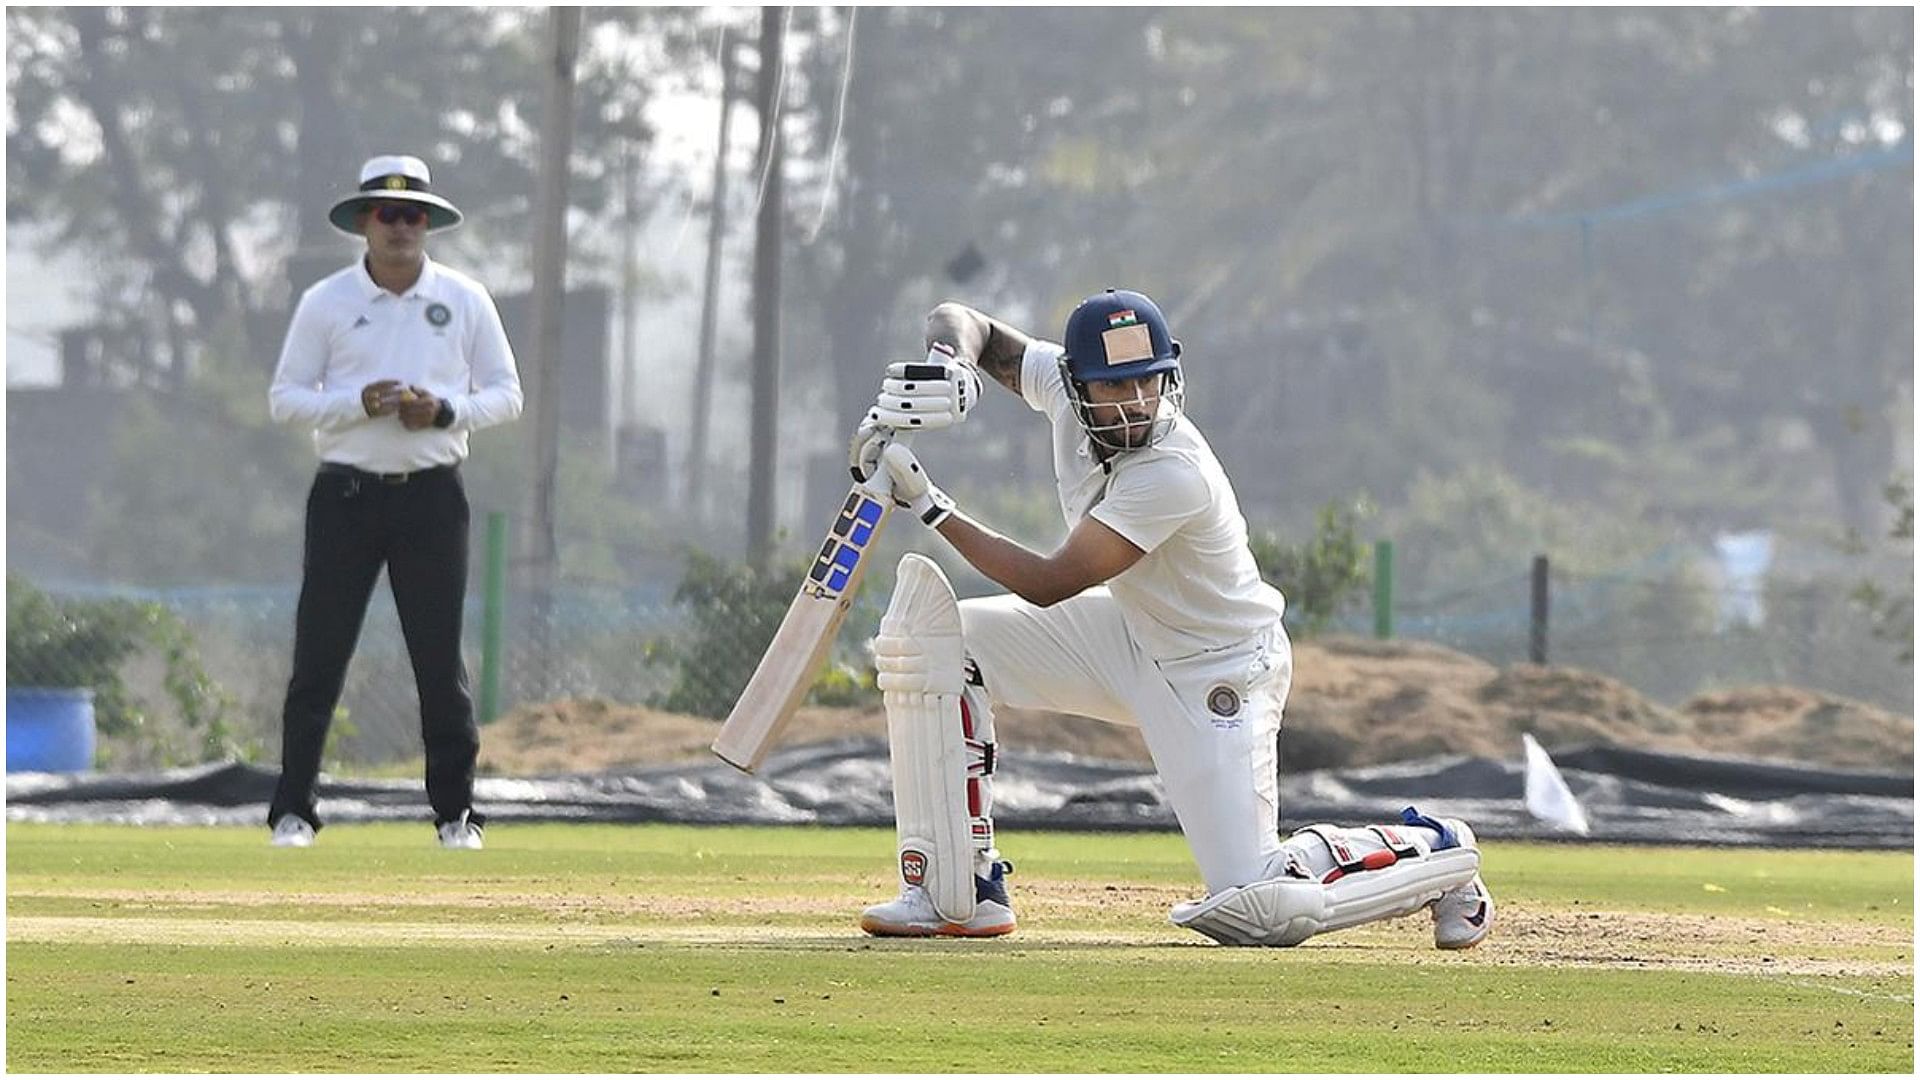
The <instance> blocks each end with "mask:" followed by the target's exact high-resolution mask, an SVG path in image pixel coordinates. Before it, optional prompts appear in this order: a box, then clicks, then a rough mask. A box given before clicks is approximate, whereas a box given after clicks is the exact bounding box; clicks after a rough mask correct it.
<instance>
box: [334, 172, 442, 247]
mask: <svg viewBox="0 0 1920 1080" xmlns="http://www.w3.org/2000/svg"><path fill="white" fill-rule="evenodd" d="M432 183H433V174H432V173H430V172H428V171H427V163H426V162H424V161H421V160H420V159H419V158H417V157H413V156H412V155H409V154H382V155H380V156H379V157H372V158H368V159H367V163H366V164H365V165H362V166H360V190H358V191H356V192H354V193H353V194H351V195H349V196H347V197H346V198H344V199H341V200H340V201H339V202H337V203H334V204H333V209H332V210H329V211H327V220H328V221H330V222H332V223H333V227H334V228H336V229H339V230H340V231H341V232H343V233H346V234H347V235H348V236H356V237H357V236H359V235H360V230H359V229H357V228H355V222H354V215H355V214H357V213H358V212H359V210H360V208H361V207H362V206H364V205H366V204H367V203H369V202H372V201H375V200H379V201H381V202H410V203H419V204H420V207H421V209H423V210H425V211H426V212H427V231H428V232H435V231H437V230H440V229H451V228H452V227H454V226H455V225H458V224H460V218H461V216H462V215H461V213H460V211H459V209H458V208H457V207H455V206H454V205H453V204H452V203H450V202H448V201H447V200H445V199H443V198H441V197H440V196H438V195H435V194H434V193H433V191H432V190H431V187H432Z"/></svg>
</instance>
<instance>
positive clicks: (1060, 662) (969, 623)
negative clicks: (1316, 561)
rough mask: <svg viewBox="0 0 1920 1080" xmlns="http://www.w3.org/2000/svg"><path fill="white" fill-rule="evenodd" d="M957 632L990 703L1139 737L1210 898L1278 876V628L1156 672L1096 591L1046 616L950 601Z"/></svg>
mask: <svg viewBox="0 0 1920 1080" xmlns="http://www.w3.org/2000/svg"><path fill="white" fill-rule="evenodd" d="M960 621H961V623H962V625H963V626H964V627H965V633H966V646H967V652H968V654H969V655H971V656H972V657H973V658H974V660H975V661H976V662H977V663H978V664H979V665H980V673H981V676H982V677H983V678H984V680H985V682H986V684H987V687H986V688H987V693H988V695H989V696H990V697H991V698H992V700H993V701H994V702H995V703H996V704H1001V705H1007V706H1011V707H1013V708H1018V709H1046V710H1051V711H1053V712H1063V713H1074V714H1077V715H1080V716H1090V717H1093V718H1094V719H1097V720H1105V721H1108V722H1110V723H1115V724H1125V725H1128V726H1133V727H1138V728H1139V729H1140V733H1141V734H1142V735H1143V736H1145V738H1146V743H1147V750H1148V752H1150V753H1151V754H1152V755H1153V764H1154V768H1155V769H1157V770H1158V771H1159V774H1160V780H1161V782H1162V783H1163V784H1164V785H1165V786H1166V791H1167V799H1168V801H1169V802H1171V803H1172V804H1173V812H1174V814H1175V815H1176V816H1177V817H1178V818H1179V820H1180V831H1181V832H1182V833H1184V834H1185V835H1186V838H1187V846H1188V848H1189V849H1191V850H1192V852H1193V858H1194V861H1195V862H1196V863H1198V864H1199V866H1200V874H1201V876H1202V877H1203V878H1205V879H1206V883H1207V889H1208V891H1209V892H1219V891H1220V890H1222V889H1229V888H1232V887H1234V886H1237V885H1249V884H1252V883H1253V882H1256V881H1263V880H1265V879H1267V878H1271V877H1275V876H1277V875H1279V874H1280V872H1281V870H1282V868H1283V865H1284V863H1285V856H1284V855H1283V854H1282V853H1281V851H1280V837H1279V816H1280V795H1279V790H1278V781H1277V779H1276V778H1275V776H1274V770H1275V768H1276V765H1277V761H1276V758H1275V755H1276V753H1277V752H1278V748H1277V745H1276V744H1277V740H1278V737H1279V734H1280V713H1281V710H1282V709H1283V708H1284V707H1285V705H1286V701H1287V691H1288V689H1289V688H1290V687H1291V685H1292V683H1293V648H1292V645H1291V644H1290V643H1289V642H1288V640H1287V635H1286V631H1285V629H1284V628H1282V627H1281V626H1280V624H1279V623H1277V622H1276V623H1275V624H1274V625H1273V627H1272V629H1271V630H1269V631H1267V632H1264V633H1262V634H1260V635H1257V636H1255V637H1254V638H1251V639H1249V640H1247V641H1245V642H1242V643H1240V644H1238V645H1235V646H1231V647H1229V648H1226V649H1221V650H1218V651H1215V652H1208V653H1202V654H1200V655H1198V656H1193V657H1187V658H1183V659H1180V660H1174V661H1166V662H1156V661H1155V660H1154V659H1153V658H1152V657H1150V656H1148V655H1147V654H1146V653H1145V652H1144V651H1143V650H1142V649H1141V648H1140V646H1139V644H1138V643H1136V642H1135V641H1134V638H1133V635H1132V634H1130V633H1128V631H1127V625H1126V621H1125V618H1124V617H1123V616H1122V615H1121V613H1120V607H1119V604H1118V602H1116V601H1115V600H1114V598H1113V594H1112V593H1110V592H1108V591H1107V589H1106V588H1105V587H1104V586H1103V587H1099V588H1094V589H1089V590H1087V591H1086V592H1083V593H1081V594H1080V595H1078V596H1075V597H1072V598H1071V599H1068V600H1063V601H1061V602H1060V603H1057V604H1055V605H1053V606H1052V607H1046V608H1042V607H1036V606H1034V605H1033V604H1030V603H1027V602H1026V601H1025V600H1022V599H1020V598H1019V597H1017V596H1012V595H1002V596H989V597H979V598H976V599H971V600H962V601H961V602H960Z"/></svg>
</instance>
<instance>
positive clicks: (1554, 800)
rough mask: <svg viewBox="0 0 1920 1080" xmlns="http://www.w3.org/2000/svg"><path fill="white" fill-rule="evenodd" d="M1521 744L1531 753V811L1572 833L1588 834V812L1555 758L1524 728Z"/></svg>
mask: <svg viewBox="0 0 1920 1080" xmlns="http://www.w3.org/2000/svg"><path fill="white" fill-rule="evenodd" d="M1520 743H1521V745H1522V746H1524V747H1525V748H1526V753H1527V813H1529V814H1532V815H1533V816H1534V817H1536V818H1539V819H1540V820H1541V821H1544V822H1547V823H1548V824H1551V825H1557V826H1559V827H1560V828H1562V829H1565V830H1567V831H1568V832H1574V833H1579V834H1580V835H1581V836H1585V835H1587V832H1588V828H1587V812H1586V811H1585V810H1582V809H1580V800H1578V799H1576V798H1574V797H1573V792H1571V791H1568V790H1567V781H1566V780H1565V779H1564V778H1563V777H1561V775H1560V770H1559V768H1557V767H1556V766H1555V765H1554V764H1553V759H1552V758H1550V757H1548V756H1547V752H1546V751H1545V750H1543V749H1541V748H1540V744H1539V743H1537V742H1534V741H1533V736H1531V735H1529V734H1527V733H1526V732H1524V731H1523V732H1521V733H1520Z"/></svg>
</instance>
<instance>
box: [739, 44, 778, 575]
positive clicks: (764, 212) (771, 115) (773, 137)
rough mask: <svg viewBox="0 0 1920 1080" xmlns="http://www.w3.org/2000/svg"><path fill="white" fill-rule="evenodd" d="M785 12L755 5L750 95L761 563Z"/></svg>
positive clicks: (768, 515) (769, 517)
mask: <svg viewBox="0 0 1920 1080" xmlns="http://www.w3.org/2000/svg"><path fill="white" fill-rule="evenodd" d="M785 15H786V11H785V9H784V8H777V7H763V8H761V9H760V79H759V85H758V86H757V87H756V88H755V94H754V96H755V104H756V106H757V107H758V111H759V114H760V167H761V172H762V176H763V180H762V185H763V186H762V190H761V193H760V207H759V220H758V221H757V222H756V224H755V228H754V244H753V430H752V433H751V438H752V440H753V445H752V448H751V452H750V455H749V460H748V463H747V557H748V559H749V560H751V561H752V563H753V565H754V566H756V567H759V568H761V569H765V568H766V566H767V564H768V562H769V561H770V560H771V558H772V555H773V520H774V509H775V504H774V489H773V480H774V473H775V468H776V465H777V462H776V460H775V457H774V450H775V448H776V447H777V446H778V445H779V442H780V430H779V428H780V400H779V399H780V240H781V228H782V225H783V224H784V222H785V218H786V215H785V213H784V210H785V203H786V194H785V190H784V184H783V183H782V182H781V173H782V171H783V166H784V162H783V161H782V158H783V156H784V149H785V148H784V145H783V140H782V139H781V138H780V115H779V112H780V103H779V102H778V101H777V100H775V89H776V87H777V85H778V82H779V79H780V76H781V73H782V69H783V68H784V67H785V64H784V61H783V57H784V55H785V51H784V50H785V44H786V25H785Z"/></svg>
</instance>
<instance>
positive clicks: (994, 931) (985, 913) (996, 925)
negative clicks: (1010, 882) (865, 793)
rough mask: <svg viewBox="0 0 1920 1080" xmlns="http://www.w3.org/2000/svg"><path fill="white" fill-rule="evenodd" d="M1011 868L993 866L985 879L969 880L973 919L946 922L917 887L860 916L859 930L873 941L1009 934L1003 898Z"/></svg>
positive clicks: (1009, 907)
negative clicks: (888, 938) (971, 886)
mask: <svg viewBox="0 0 1920 1080" xmlns="http://www.w3.org/2000/svg"><path fill="white" fill-rule="evenodd" d="M1011 869H1013V864H1012V863H1008V862H997V863H994V864H993V873H992V875H991V876H989V877H981V876H980V875H978V874H975V875H974V877H973V896H974V901H973V917H972V918H970V919H968V920H967V921H966V922H963V923H957V922H950V921H948V920H947V919H945V918H943V917H942V916H941V914H940V913H939V912H938V911H935V910H934V908H933V898H932V897H929V896H928V895H927V890H926V889H925V888H923V887H921V886H919V885H902V886H901V887H900V897H899V899H896V900H889V901H887V902H886V903H884V904H875V905H873V906H872V907H870V908H868V909H867V910H866V911H864V912H861V914H860V929H862V930H865V931H866V932H867V933H869V934H872V935H874V936H875V937H999V936H1000V935H1002V934H1011V933H1013V926H1014V921H1013V901H1012V900H1011V899H1009V898H1008V896H1007V871H1009V870H1011Z"/></svg>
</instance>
